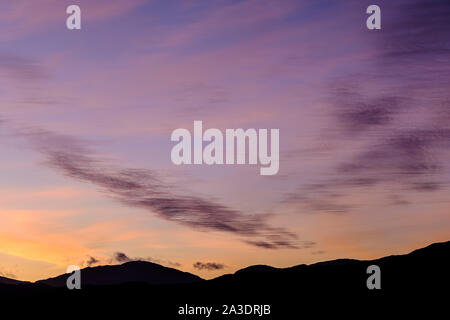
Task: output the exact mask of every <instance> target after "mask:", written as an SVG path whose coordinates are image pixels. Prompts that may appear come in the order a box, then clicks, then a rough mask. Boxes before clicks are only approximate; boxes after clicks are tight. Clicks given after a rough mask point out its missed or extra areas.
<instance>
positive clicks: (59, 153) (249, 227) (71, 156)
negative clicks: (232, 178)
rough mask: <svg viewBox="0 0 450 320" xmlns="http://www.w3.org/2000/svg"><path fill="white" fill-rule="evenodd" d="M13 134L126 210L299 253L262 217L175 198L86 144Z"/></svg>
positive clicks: (154, 177) (30, 131) (156, 181)
mask: <svg viewBox="0 0 450 320" xmlns="http://www.w3.org/2000/svg"><path fill="white" fill-rule="evenodd" d="M18 131H19V132H18V135H19V136H21V137H24V138H26V139H27V140H28V141H29V142H31V144H32V146H33V147H34V148H35V149H36V150H38V151H39V152H40V153H41V154H43V155H44V156H45V159H46V160H45V164H46V165H48V166H49V167H51V168H54V169H55V170H58V171H59V172H61V173H62V174H64V175H66V176H68V177H71V178H74V179H77V180H81V181H84V182H89V183H92V184H94V185H96V186H98V187H100V188H101V189H102V190H103V191H105V192H106V193H107V194H108V195H109V196H111V197H113V198H115V199H116V200H118V201H120V202H122V203H124V204H126V205H129V206H132V207H138V208H143V209H146V210H148V211H150V212H152V213H154V214H157V215H158V216H159V217H160V218H163V219H165V220H169V221H173V222H176V223H179V224H182V225H185V226H188V227H190V228H193V229H198V230H202V231H222V232H229V233H232V234H235V235H237V236H241V237H244V238H246V240H244V241H245V242H246V243H249V244H252V245H255V246H258V247H262V248H271V249H280V248H299V246H298V243H297V236H296V235H295V234H294V233H292V232H289V231H287V230H285V229H284V228H279V227H273V226H271V225H270V224H269V222H268V218H269V215H267V214H264V215H263V214H257V215H256V214H245V213H243V212H241V211H239V210H236V209H232V208H230V207H227V206H225V205H222V204H220V203H218V202H215V201H211V200H207V199H204V198H202V197H200V196H196V195H192V194H189V193H188V192H180V193H176V192H174V190H176V188H175V187H173V186H172V185H169V184H167V183H164V182H163V179H162V178H161V177H160V176H159V175H158V174H157V173H156V172H154V171H153V170H149V169H134V168H120V167H117V166H114V165H111V164H110V161H108V160H106V159H103V158H102V157H100V156H98V155H96V154H95V152H94V151H93V150H91V149H90V148H89V147H88V144H87V143H86V142H84V141H82V140H79V139H76V138H74V137H71V136H67V135H62V134H56V133H53V132H50V131H45V130H41V129H36V128H22V129H20V130H18ZM249 239H251V240H249ZM260 243H266V244H267V245H265V246H261V245H260Z"/></svg>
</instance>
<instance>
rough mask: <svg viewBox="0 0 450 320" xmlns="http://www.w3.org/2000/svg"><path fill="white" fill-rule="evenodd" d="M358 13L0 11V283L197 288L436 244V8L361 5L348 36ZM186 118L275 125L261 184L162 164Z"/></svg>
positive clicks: (147, 7)
mask: <svg viewBox="0 0 450 320" xmlns="http://www.w3.org/2000/svg"><path fill="white" fill-rule="evenodd" d="M72 4H77V5H79V6H80V8H81V12H82V28H81V30H68V29H67V28H66V19H67V17H68V15H67V14H66V8H67V7H68V6H69V5H72ZM371 4H374V3H372V2H371V1H365V0H363V1H356V0H354V1H353V0H351V1H336V2H330V1H322V0H315V1H301V0H297V1H290V0H282V1H269V0H239V1H232V0H227V1H225V0H214V1H206V0H184V1H162V0H148V1H146V0H127V1H119V0H95V1H92V0H89V1H87V0H83V1H77V0H64V1H61V0H39V1H26V0H4V1H2V2H1V4H0V30H1V31H0V148H1V150H2V152H1V155H2V157H1V159H0V221H1V223H0V276H6V277H10V278H15V279H20V280H29V281H35V280H38V279H43V278H48V277H51V276H56V275H58V274H61V273H64V272H65V270H66V268H67V266H69V265H72V264H75V265H78V266H80V267H87V266H96V265H103V264H117V263H122V262H126V261H131V260H147V261H152V262H155V263H160V264H162V265H165V266H168V267H174V268H178V269H180V270H183V271H187V272H192V273H195V274H197V275H199V276H201V277H203V278H207V279H209V278H213V277H216V276H219V275H221V274H224V273H232V272H234V271H236V270H238V269H240V268H243V267H246V266H249V265H254V264H267V265H272V266H275V267H288V266H292V265H297V264H303V263H306V264H310V263H314V262H318V261H324V260H330V259H336V258H344V257H348V258H357V259H372V258H377V257H381V256H385V255H391V254H401V253H407V252H409V251H411V250H413V249H416V248H419V247H423V246H425V245H427V244H430V243H432V242H437V241H446V240H449V235H450V214H449V209H450V204H449V184H448V182H449V181H450V173H449V167H448V164H449V162H450V161H449V160H450V155H449V152H448V150H450V94H449V92H450V90H449V84H450V63H449V60H450V42H449V39H450V20H449V19H448V17H449V14H450V3H449V2H448V1H444V0H433V1H424V0H411V1H406V0H399V1H395V3H393V1H377V2H376V4H377V5H379V7H380V8H381V26H382V27H381V30H368V29H367V27H366V19H367V17H368V16H369V15H368V14H366V8H367V7H368V6H369V5H371ZM195 120H201V121H203V126H204V128H205V129H206V128H218V129H220V130H223V131H224V130H225V129H228V128H230V129H234V128H243V129H247V128H261V129H263V128H267V129H270V128H277V129H279V130H280V170H279V172H278V174H276V175H273V176H261V175H260V174H259V166H258V165H215V166H214V165H213V166H208V165H181V166H176V165H174V164H173V163H172V161H171V158H170V153H171V149H172V148H173V146H174V142H172V141H171V140H170V136H171V133H172V131H173V130H175V129H177V128H186V129H188V130H190V131H192V130H193V122H194V121H195Z"/></svg>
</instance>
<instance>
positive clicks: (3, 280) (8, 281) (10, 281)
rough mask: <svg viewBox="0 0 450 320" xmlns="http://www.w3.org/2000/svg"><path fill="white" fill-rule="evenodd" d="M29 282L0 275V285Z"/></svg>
mask: <svg viewBox="0 0 450 320" xmlns="http://www.w3.org/2000/svg"><path fill="white" fill-rule="evenodd" d="M27 283H29V282H27V281H20V280H15V279H10V278H6V277H2V276H0V285H2V284H7V285H17V284H27Z"/></svg>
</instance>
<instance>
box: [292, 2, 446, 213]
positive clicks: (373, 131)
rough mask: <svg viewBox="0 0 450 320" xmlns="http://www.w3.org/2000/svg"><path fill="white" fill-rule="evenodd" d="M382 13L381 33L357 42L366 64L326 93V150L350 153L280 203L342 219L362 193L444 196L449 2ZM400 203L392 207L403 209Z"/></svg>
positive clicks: (397, 6)
mask: <svg viewBox="0 0 450 320" xmlns="http://www.w3.org/2000/svg"><path fill="white" fill-rule="evenodd" d="M383 12H389V15H386V18H385V19H383V27H382V28H383V29H382V30H381V32H378V33H377V32H371V31H367V30H366V33H365V34H364V37H363V39H365V40H368V41H370V43H371V44H372V43H373V48H372V50H373V52H372V56H371V59H370V60H366V61H365V62H364V63H363V65H362V69H360V70H359V71H358V72H357V73H356V72H355V73H347V74H345V75H342V74H341V76H339V77H334V78H333V79H332V80H333V81H332V84H329V85H327V89H328V92H329V98H330V99H329V110H328V111H329V114H330V116H331V117H330V118H331V124H330V128H332V129H330V133H331V134H330V135H329V136H330V138H329V139H330V141H329V142H328V143H329V144H334V145H341V146H343V148H348V149H351V152H349V153H348V154H347V156H346V157H345V158H343V159H339V160H336V164H335V165H334V167H333V168H332V169H331V170H330V172H328V174H327V177H324V178H322V180H320V181H317V182H315V183H311V184H306V185H303V186H302V187H301V188H300V189H299V190H298V191H297V192H295V193H292V194H290V195H289V196H288V197H287V200H286V201H287V202H290V203H292V202H294V203H298V204H302V205H305V206H307V207H308V208H309V209H311V210H312V211H326V212H336V213H342V212H347V211H350V210H351V209H352V208H353V207H354V206H355V204H353V203H349V202H348V197H347V199H346V196H347V195H350V194H352V195H353V194H354V193H355V192H360V191H361V190H363V188H374V187H380V188H382V190H383V189H384V190H390V191H389V192H386V194H385V196H386V197H387V198H388V199H389V196H390V195H391V194H390V192H392V190H395V191H396V192H398V193H410V192H411V191H413V192H421V193H424V192H433V191H439V190H443V189H445V188H448V183H446V181H444V178H443V177H445V173H446V172H448V169H449V168H448V160H447V159H448V150H450V116H449V115H450V95H449V93H448V92H449V91H448V89H449V83H450V44H449V42H448V38H449V35H450V20H449V19H448V16H449V15H450V2H448V1H439V0H437V1H424V0H416V1H399V2H395V3H391V2H390V3H386V4H385V5H384V6H383ZM360 67H361V66H360ZM398 196H399V197H400V196H401V194H399V195H398ZM401 199H402V200H401V201H395V205H409V203H410V202H409V201H408V199H407V198H406V197H401ZM389 202H391V203H392V199H390V200H389Z"/></svg>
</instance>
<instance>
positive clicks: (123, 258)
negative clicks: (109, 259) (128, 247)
mask: <svg viewBox="0 0 450 320" xmlns="http://www.w3.org/2000/svg"><path fill="white" fill-rule="evenodd" d="M114 260H115V261H116V262H119V263H124V262H129V261H133V259H131V258H130V257H128V256H127V255H126V254H125V253H123V252H115V253H114Z"/></svg>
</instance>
